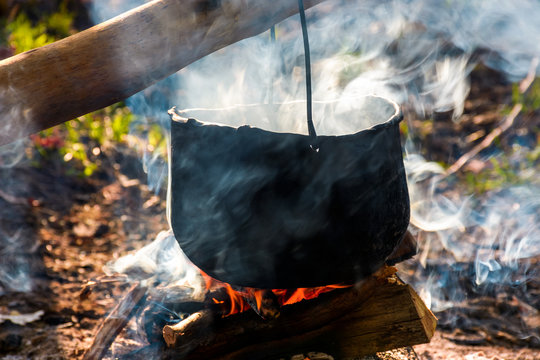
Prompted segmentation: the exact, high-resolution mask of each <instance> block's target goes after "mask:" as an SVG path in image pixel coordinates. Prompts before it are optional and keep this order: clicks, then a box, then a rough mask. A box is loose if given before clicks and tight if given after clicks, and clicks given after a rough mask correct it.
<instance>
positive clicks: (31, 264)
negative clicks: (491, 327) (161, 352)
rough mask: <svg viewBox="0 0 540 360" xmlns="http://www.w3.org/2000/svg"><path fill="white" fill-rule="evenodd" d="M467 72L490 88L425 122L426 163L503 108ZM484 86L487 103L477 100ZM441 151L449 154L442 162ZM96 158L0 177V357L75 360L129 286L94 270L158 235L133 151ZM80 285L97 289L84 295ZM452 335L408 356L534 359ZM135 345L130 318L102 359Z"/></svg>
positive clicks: (23, 166)
mask: <svg viewBox="0 0 540 360" xmlns="http://www.w3.org/2000/svg"><path fill="white" fill-rule="evenodd" d="M482 71H484V70H482ZM476 75H477V76H478V78H482V79H488V80H489V79H491V80H489V81H494V82H495V84H491V83H489V82H485V83H480V84H478V83H473V88H472V93H471V100H470V101H469V103H468V105H467V106H468V110H467V111H466V115H465V116H469V117H470V121H465V122H464V123H462V124H459V125H457V124H455V123H452V122H451V121H440V122H437V123H436V124H434V128H432V129H431V130H430V131H429V133H430V134H431V135H430V136H428V143H427V144H428V145H426V146H427V147H428V148H430V151H429V154H431V157H432V159H434V160H444V161H448V160H452V159H455V158H457V157H458V156H459V154H462V153H464V152H465V151H467V149H468V148H470V147H471V146H472V145H471V144H463V143H462V142H460V139H459V134H460V133H461V132H463V131H466V132H467V133H471V132H474V131H478V130H482V129H483V130H485V131H489V130H490V129H491V128H493V126H494V125H495V124H496V123H497V122H498V121H499V120H500V118H501V115H500V108H499V107H500V106H499V105H497V104H501V103H503V104H504V103H508V102H509V99H510V96H511V86H510V85H509V84H506V83H504V82H501V81H500V79H498V78H497V77H496V74H491V75H490V76H487V77H486V76H481V75H485V74H483V73H476ZM473 81H474V76H473ZM486 81H487V80H486ZM487 87H490V88H491V92H490V97H486V96H481V94H482V91H483V89H484V90H485V88H487ZM472 109H477V110H478V109H481V115H482V116H483V117H484V119H487V120H485V121H484V122H478V121H476V122H475V121H473V118H474V116H479V111H480V110H478V111H476V115H475V114H474V112H473V111H472ZM476 119H477V120H478V118H476ZM530 121H535V123H536V124H538V118H535V119H533V120H530V119H529V120H527V119H523V118H520V120H519V122H518V123H517V125H516V126H517V127H518V128H519V127H523V128H530ZM411 123H412V124H413V126H414V124H416V125H417V126H419V127H420V126H422V125H421V124H420V123H419V122H416V123H415V122H414V121H412V122H411ZM430 138H433V139H436V141H435V140H433V141H431V142H429V139H430ZM503 141H504V139H503ZM447 154H454V155H452V157H451V158H450V159H449V158H448V156H447ZM101 156H102V157H103V159H102V166H101V169H100V171H99V172H98V173H97V174H95V175H93V176H92V177H90V178H79V177H76V176H73V175H69V168H68V167H69V166H68V165H67V164H66V163H64V162H63V161H61V159H58V158H54V157H53V158H50V159H48V160H43V162H42V163H40V164H37V165H36V164H32V163H30V162H28V161H26V162H25V161H23V162H21V163H19V164H18V165H17V166H15V167H12V168H9V169H3V170H2V171H1V172H0V183H2V184H3V185H2V187H1V188H0V219H1V225H0V231H1V233H0V235H1V237H2V239H3V240H2V241H3V242H2V243H0V254H1V262H2V264H1V265H0V321H1V322H0V359H6V360H8V359H9V360H15V359H79V358H81V357H82V354H83V352H84V351H85V350H86V349H87V348H88V347H89V346H90V344H91V342H92V340H93V337H94V335H95V332H96V329H97V326H98V324H99V323H100V321H101V320H102V319H103V318H104V317H105V316H106V315H107V314H108V312H109V311H110V310H111V309H112V308H113V307H114V306H115V304H116V303H117V302H118V300H119V299H120V298H121V297H122V295H123V294H124V293H125V292H126V289H127V288H128V286H129V285H128V284H126V283H124V282H123V281H109V282H107V281H102V282H99V280H100V279H101V280H103V279H104V278H103V275H104V272H103V266H104V265H105V264H107V262H109V261H111V260H114V259H117V258H118V257H120V256H122V255H125V254H127V253H129V252H132V251H134V250H136V249H139V248H141V247H142V246H144V245H146V244H147V243H149V242H151V241H152V240H153V239H154V238H155V236H156V235H157V234H158V233H159V232H160V231H161V230H165V229H167V224H166V220H165V194H164V193H163V192H161V193H159V194H154V193H153V192H151V191H150V190H149V189H148V187H147V186H146V185H145V181H146V180H145V174H144V173H143V171H142V167H141V166H140V165H133V164H139V163H140V162H139V160H138V159H137V158H136V155H135V154H134V153H133V151H132V150H130V149H127V148H119V149H111V150H110V151H108V152H104V153H103V154H102V155H101ZM443 156H444V157H445V158H444V159H442V157H443ZM535 264H536V265H535V266H539V264H540V262H536V263H535ZM89 281H98V285H96V286H92V287H91V288H90V289H91V291H83V290H84V289H86V290H88V289H89V288H88V287H86V288H85V285H86V284H87V283H88V282H89ZM536 304H538V302H537V303H536ZM536 311H537V315H538V308H536ZM497 321H500V320H497ZM459 330H460V329H459V327H458V328H454V329H451V328H441V329H439V330H438V331H437V333H436V335H435V336H434V338H433V339H432V341H431V343H430V344H425V345H418V346H415V347H414V350H415V352H416V355H417V356H418V357H419V358H420V359H426V360H428V359H429V360H431V359H433V360H435V359H471V360H472V359H540V344H538V343H535V342H533V341H531V342H523V341H519V339H517V340H516V339H509V340H508V339H507V340H508V341H504V339H502V340H500V339H499V340H500V341H490V340H489V339H488V340H486V339H484V340H486V341H477V342H476V343H474V341H467V339H469V340H470V339H473V340H474V339H475V338H474V336H475V334H471V335H470V337H468V335H467V332H462V333H459ZM144 341H145V340H144V338H143V336H142V335H141V334H140V333H139V332H138V330H137V326H136V323H135V322H133V321H132V322H131V323H130V324H129V325H128V327H127V328H126V329H125V330H124V331H123V332H122V333H121V334H120V336H119V337H118V338H117V340H116V342H115V343H114V344H113V346H112V347H111V350H110V351H109V353H108V355H107V358H117V357H123V358H130V355H129V352H130V351H134V350H137V349H139V348H140V347H142V346H143V345H144ZM413 355H414V352H412V353H411V354H410V356H408V355H407V356H408V357H407V356H406V357H407V358H413ZM404 356H405V355H404ZM377 358H384V356H383V355H382V354H381V355H380V356H379V357H377Z"/></svg>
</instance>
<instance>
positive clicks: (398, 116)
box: [167, 95, 403, 137]
mask: <svg viewBox="0 0 540 360" xmlns="http://www.w3.org/2000/svg"><path fill="white" fill-rule="evenodd" d="M358 98H375V99H381V100H384V101H386V102H387V103H388V104H389V105H390V106H392V107H393V108H394V113H393V114H392V115H391V116H390V117H389V118H388V119H387V120H386V121H383V122H380V123H378V124H375V125H372V126H370V127H367V128H364V129H362V130H359V131H357V132H354V133H349V134H343V135H317V137H344V136H351V135H356V134H360V133H363V132H366V131H376V130H378V129H384V128H388V127H391V126H394V125H397V124H399V123H400V122H401V121H402V120H403V113H402V111H401V107H400V106H399V104H398V103H397V102H395V101H394V100H391V99H389V98H386V97H383V96H379V95H365V96H361V97H358ZM337 101H339V99H338V100H331V101H314V103H317V104H329V103H333V102H337ZM305 102H306V101H305V100H295V101H290V102H285V103H276V104H245V105H243V104H242V105H234V106H230V107H224V108H191V109H182V110H178V109H177V107H176V106H173V107H172V108H171V109H169V110H168V111H167V113H168V114H169V116H170V117H171V120H172V121H174V122H176V123H187V122H188V121H193V122H195V125H197V126H204V125H214V126H221V127H226V128H232V129H239V128H246V127H247V128H251V129H258V130H260V131H264V132H268V133H274V134H287V135H298V136H305V137H309V135H308V134H299V133H293V132H289V131H283V132H280V131H271V130H266V129H263V128H261V127H258V126H253V125H248V124H244V125H240V126H233V125H227V124H223V123H217V122H211V121H203V120H198V119H196V118H193V117H184V116H182V114H183V113H187V112H189V111H224V110H230V109H234V108H248V107H257V106H259V107H262V106H273V105H289V104H295V103H305Z"/></svg>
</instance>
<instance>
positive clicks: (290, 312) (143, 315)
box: [85, 233, 436, 359]
mask: <svg viewBox="0 0 540 360" xmlns="http://www.w3.org/2000/svg"><path fill="white" fill-rule="evenodd" d="M169 237H171V236H170V234H169ZM173 240H174V239H173ZM415 251H416V242H415V240H414V237H413V236H412V235H411V234H410V233H407V235H406V236H405V238H404V239H403V241H401V243H400V244H399V246H398V247H397V248H396V250H395V251H394V252H393V253H392V254H391V256H389V258H388V260H387V262H386V263H387V264H385V265H384V266H383V267H382V268H381V269H379V270H378V271H377V272H375V273H374V274H373V275H371V276H369V277H367V278H365V279H363V280H361V281H359V282H357V283H355V284H335V285H329V286H320V287H314V288H297V289H257V288H248V287H238V286H234V285H231V284H227V283H224V282H222V281H219V280H216V279H213V278H211V277H210V276H208V275H207V274H205V273H204V272H203V271H200V270H198V269H196V268H195V267H194V266H193V265H190V268H191V269H192V270H195V271H196V276H195V277H194V278H192V279H190V281H189V284H186V283H185V282H180V283H174V284H165V285H158V286H149V283H148V281H143V282H140V283H138V284H136V285H134V286H133V287H132V288H131V289H130V290H129V292H128V293H127V294H126V295H125V297H124V298H123V299H122V301H121V302H120V303H119V304H118V306H117V307H116V308H115V309H114V310H113V311H112V312H111V314H110V315H109V316H108V318H107V319H105V320H104V322H103V324H102V326H101V328H100V329H99V331H98V332H97V335H96V338H95V339H94V343H93V345H92V347H91V348H90V349H89V351H88V352H87V353H86V355H85V358H86V359H95V358H99V357H100V356H101V354H103V352H104V351H106V350H107V348H108V347H109V345H110V343H111V342H112V341H113V340H114V338H115V337H116V335H117V334H118V333H119V332H120V331H121V329H122V328H123V327H124V326H125V325H126V324H127V322H128V321H129V318H130V317H131V316H132V315H134V314H138V315H137V317H138V318H139V319H138V321H137V322H138V327H139V329H140V331H141V332H142V333H144V334H145V337H146V338H147V339H148V342H149V343H150V344H152V345H150V346H149V347H148V348H147V349H146V351H149V352H151V353H154V352H155V351H156V348H161V350H159V352H160V354H161V355H160V356H161V357H162V358H176V357H178V356H180V357H182V358H185V359H204V358H208V357H209V356H210V357H212V358H223V359H241V358H246V359H256V358H269V357H270V358H278V357H280V356H292V355H294V354H301V353H304V354H307V353H314V352H317V353H326V354H330V355H331V356H334V357H336V358H349V357H351V358H352V357H358V356H363V355H369V354H373V353H375V352H380V351H385V350H389V349H395V348H399V347H405V346H410V345H414V344H419V343H424V342H428V341H429V340H430V339H431V337H432V336H433V334H434V331H435V325H436V319H435V317H434V316H433V314H432V313H431V311H430V310H429V309H428V308H427V307H426V306H425V305H424V303H423V301H422V300H421V299H420V297H419V296H418V295H417V294H416V292H415V291H414V290H413V289H412V288H411V287H410V286H408V285H406V284H404V283H403V282H402V281H401V280H400V279H399V277H398V276H397V275H396V268H395V267H394V266H393V265H395V264H396V263H398V262H400V261H403V260H406V259H409V258H410V257H411V256H413V255H414V254H415ZM390 309H391V310H390Z"/></svg>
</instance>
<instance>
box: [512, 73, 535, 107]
mask: <svg viewBox="0 0 540 360" xmlns="http://www.w3.org/2000/svg"><path fill="white" fill-rule="evenodd" d="M512 103H513V104H522V105H523V110H522V111H523V112H525V113H528V112H533V111H535V110H537V109H540V81H538V79H536V80H535V81H534V82H533V83H532V84H531V86H530V87H529V89H528V90H527V91H526V92H525V94H522V93H521V92H520V91H519V84H513V86H512Z"/></svg>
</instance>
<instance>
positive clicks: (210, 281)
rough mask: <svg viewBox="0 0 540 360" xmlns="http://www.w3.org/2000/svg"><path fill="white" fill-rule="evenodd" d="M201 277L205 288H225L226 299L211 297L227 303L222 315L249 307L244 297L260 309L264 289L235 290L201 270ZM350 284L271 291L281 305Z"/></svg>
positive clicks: (218, 302)
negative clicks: (251, 300)
mask: <svg viewBox="0 0 540 360" xmlns="http://www.w3.org/2000/svg"><path fill="white" fill-rule="evenodd" d="M201 274H202V276H203V279H204V281H205V285H206V290H208V291H215V290H218V289H225V291H226V293H227V295H228V299H225V300H223V299H221V300H220V299H216V298H212V301H213V302H214V303H215V304H221V305H223V306H224V307H226V306H227V305H228V309H224V310H223V311H224V315H223V316H224V317H226V316H229V315H233V314H236V313H240V312H243V311H246V310H248V309H249V308H250V305H249V304H248V302H247V301H246V298H250V299H253V300H255V303H256V305H257V308H258V309H260V308H261V305H262V301H263V293H264V290H262V289H256V288H248V287H245V288H242V289H241V290H235V289H233V288H232V286H231V285H230V284H227V283H224V282H222V281H219V280H216V279H214V278H212V277H210V276H208V275H207V274H205V273H204V272H203V271H201ZM351 286H352V285H338V284H336V285H328V286H318V287H313V288H298V289H272V292H273V293H274V295H275V296H276V297H277V300H278V303H279V304H280V305H281V306H285V305H291V304H294V303H297V302H300V301H302V300H311V299H315V298H316V297H318V296H319V295H320V294H323V293H327V292H329V291H332V290H335V289H344V288H348V287H351Z"/></svg>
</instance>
